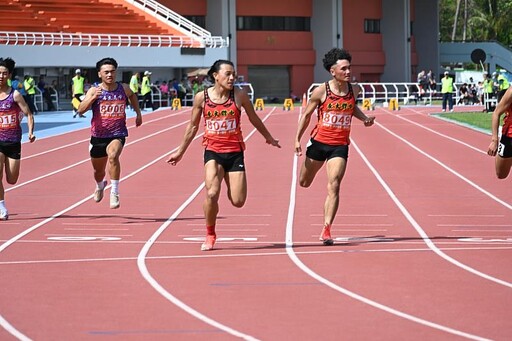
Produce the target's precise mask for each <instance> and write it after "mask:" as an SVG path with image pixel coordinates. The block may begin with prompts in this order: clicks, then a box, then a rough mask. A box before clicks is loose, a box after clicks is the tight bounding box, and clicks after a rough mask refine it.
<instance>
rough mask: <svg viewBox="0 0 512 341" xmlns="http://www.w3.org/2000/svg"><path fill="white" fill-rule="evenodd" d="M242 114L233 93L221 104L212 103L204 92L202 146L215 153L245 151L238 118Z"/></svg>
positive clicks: (206, 92) (206, 90)
mask: <svg viewBox="0 0 512 341" xmlns="http://www.w3.org/2000/svg"><path fill="white" fill-rule="evenodd" d="M241 116H242V112H241V110H240V108H238V107H237V105H236V102H235V91H234V90H231V92H230V93H229V98H228V99H227V100H226V101H225V102H224V103H222V104H218V103H215V102H213V101H212V100H211V99H210V96H209V95H208V89H205V90H204V108H203V117H204V136H203V146H205V147H206V149H207V150H211V151H214V152H216V153H232V152H240V151H243V150H244V149H245V143H244V138H243V136H242V129H241V128H240V118H241Z"/></svg>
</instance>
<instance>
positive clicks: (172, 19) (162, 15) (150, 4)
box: [125, 0, 212, 38]
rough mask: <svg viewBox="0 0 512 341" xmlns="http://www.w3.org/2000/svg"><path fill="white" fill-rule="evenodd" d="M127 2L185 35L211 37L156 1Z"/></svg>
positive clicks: (131, 0)
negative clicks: (178, 29) (176, 28)
mask: <svg viewBox="0 0 512 341" xmlns="http://www.w3.org/2000/svg"><path fill="white" fill-rule="evenodd" d="M125 2H127V3H129V4H131V5H133V6H135V7H137V8H140V9H141V10H143V11H144V12H146V13H148V14H151V15H152V16H154V17H155V18H158V19H159V20H161V21H162V22H164V23H166V24H168V25H169V24H171V25H172V26H173V27H178V28H180V29H181V30H185V31H186V32H185V33H188V34H193V35H195V36H197V37H200V38H204V37H211V35H212V34H211V33H210V32H209V31H207V30H205V29H204V28H202V27H201V26H199V25H196V24H194V23H193V22H191V21H190V20H187V19H185V18H183V17H182V16H181V15H179V14H178V13H176V12H174V11H172V10H170V9H169V8H167V7H165V6H163V5H161V4H159V3H158V2H156V1H154V0H125Z"/></svg>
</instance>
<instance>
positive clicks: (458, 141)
mask: <svg viewBox="0 0 512 341" xmlns="http://www.w3.org/2000/svg"><path fill="white" fill-rule="evenodd" d="M394 116H395V117H398V118H399V119H401V120H404V121H406V122H409V123H411V124H414V125H416V126H418V127H420V128H422V129H425V130H428V131H429V132H431V133H433V134H436V135H439V136H442V137H444V138H445V139H448V140H450V141H453V142H457V143H459V144H461V145H463V146H465V147H468V148H470V149H472V150H474V151H476V152H478V153H480V154H485V155H487V152H484V151H483V150H481V149H479V148H476V147H473V146H472V145H470V144H468V143H466V142H463V141H461V140H458V139H456V138H453V137H451V136H448V135H445V134H443V133H440V132H438V131H436V130H433V129H430V128H427V127H425V126H423V125H421V124H419V123H416V122H414V121H411V120H409V119H407V118H405V117H403V116H402V115H394Z"/></svg>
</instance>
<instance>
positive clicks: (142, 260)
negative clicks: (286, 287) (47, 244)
mask: <svg viewBox="0 0 512 341" xmlns="http://www.w3.org/2000/svg"><path fill="white" fill-rule="evenodd" d="M275 109H276V108H275V107H274V108H273V109H272V110H271V111H270V112H269V113H268V114H267V115H266V116H265V117H264V118H263V119H262V121H263V122H265V121H266V120H267V118H268V117H270V115H271V114H272V113H273V112H274V111H275ZM255 132H256V129H253V130H252V131H251V132H250V133H249V135H247V137H246V138H245V139H244V141H247V140H248V139H249V138H250V137H251V136H252V135H253V134H254V133H255ZM203 188H204V182H202V183H201V184H200V185H199V186H198V187H197V189H196V190H195V191H194V193H192V194H191V195H190V197H189V198H188V199H187V200H186V201H185V202H184V203H183V204H182V205H181V206H180V207H179V208H178V209H177V210H176V211H175V212H174V213H173V214H172V215H171V216H170V217H169V219H167V221H166V222H165V223H163V224H162V225H161V226H160V227H159V228H158V229H157V230H156V231H155V233H154V234H153V235H152V236H151V237H150V239H149V240H148V241H147V242H146V243H145V244H144V246H143V247H142V249H141V251H140V253H139V255H138V257H137V265H138V267H139V271H140V273H141V274H142V277H144V279H145V280H146V281H147V282H148V283H149V284H150V285H151V286H152V287H153V288H154V289H155V290H156V291H157V292H158V293H160V295H162V296H163V297H165V298H166V299H167V300H169V301H170V302H171V303H173V304H174V305H176V306H177V307H179V308H180V309H182V310H183V311H185V312H187V313H188V314H190V315H192V316H194V317H195V318H197V319H198V320H200V321H203V322H205V323H207V324H209V325H211V326H213V327H215V328H218V329H220V330H223V331H225V332H226V333H228V334H230V335H233V336H236V337H240V338H243V339H246V340H256V338H254V337H253V336H251V335H248V334H244V333H242V332H240V331H238V330H236V329H233V328H231V327H229V326H226V325H224V324H222V323H220V322H217V321H216V320H214V319H212V318H210V317H208V316H206V315H204V314H202V313H201V312H199V311H197V310H195V309H193V308H192V307H190V306H189V305H187V304H186V303H185V302H183V301H181V300H180V299H178V298H177V297H176V296H174V295H172V294H171V293H170V292H168V291H167V290H166V289H165V288H164V287H163V286H162V285H160V283H158V281H157V280H155V279H154V278H153V276H151V274H150V272H149V270H148V268H147V266H146V257H147V255H148V253H149V250H150V249H151V247H152V246H153V244H154V243H155V241H156V240H157V239H158V238H159V237H160V235H161V234H162V233H163V232H164V231H165V230H166V229H167V227H169V226H170V225H171V223H172V222H173V221H174V220H175V219H176V218H177V217H178V216H179V215H180V214H181V212H183V210H184V209H185V208H186V207H187V206H188V205H189V204H190V203H191V202H192V201H193V200H194V199H195V198H196V197H197V196H198V195H199V193H200V192H201V191H202V190H203Z"/></svg>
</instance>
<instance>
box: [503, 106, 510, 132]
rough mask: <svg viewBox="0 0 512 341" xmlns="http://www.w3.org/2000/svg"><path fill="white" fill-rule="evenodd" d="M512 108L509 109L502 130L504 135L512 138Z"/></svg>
mask: <svg viewBox="0 0 512 341" xmlns="http://www.w3.org/2000/svg"><path fill="white" fill-rule="evenodd" d="M511 113H512V106H511V107H510V108H508V111H507V113H506V114H505V118H504V119H503V127H502V130H501V134H502V135H506V136H508V137H512V117H511V115H510V114H511Z"/></svg>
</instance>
